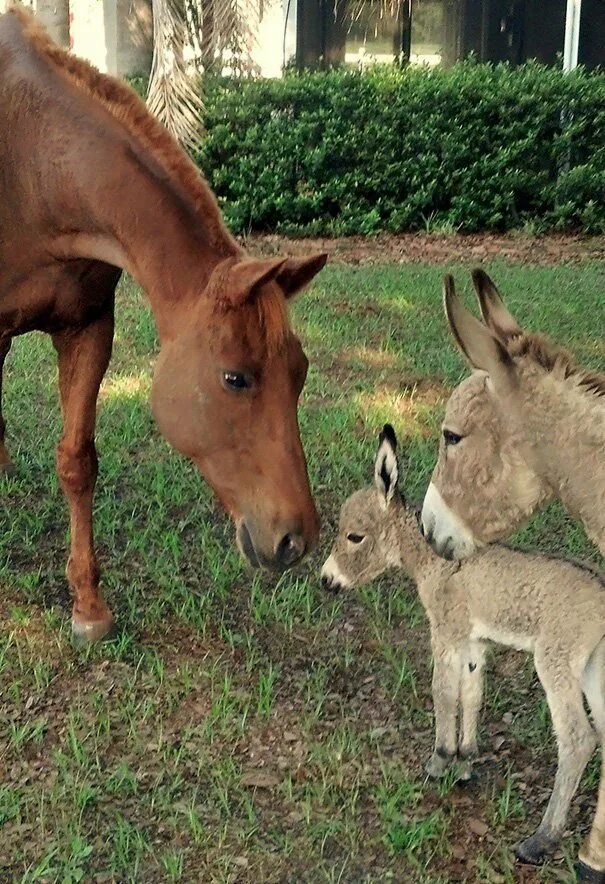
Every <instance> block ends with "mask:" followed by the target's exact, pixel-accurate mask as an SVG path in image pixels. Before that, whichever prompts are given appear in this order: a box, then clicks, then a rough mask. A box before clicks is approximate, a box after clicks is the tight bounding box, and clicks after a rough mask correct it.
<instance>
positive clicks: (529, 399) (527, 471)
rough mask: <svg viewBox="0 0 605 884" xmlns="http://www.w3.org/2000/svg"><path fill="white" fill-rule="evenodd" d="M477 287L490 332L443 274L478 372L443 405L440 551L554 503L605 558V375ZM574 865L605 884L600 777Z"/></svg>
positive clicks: (450, 310) (604, 803) (457, 328)
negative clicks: (586, 366) (583, 530)
mask: <svg viewBox="0 0 605 884" xmlns="http://www.w3.org/2000/svg"><path fill="white" fill-rule="evenodd" d="M473 282H474V285H475V289H476V292H477V295H478V298H479V304H480V306H481V312H482V314H483V319H484V321H485V325H483V324H482V323H481V322H479V321H478V320H477V319H475V317H474V316H473V315H472V314H471V313H470V312H469V311H468V310H466V309H465V308H464V307H463V305H462V304H461V303H460V302H459V301H458V299H457V297H456V294H455V291H454V281H453V279H452V277H451V276H448V277H446V278H445V290H444V300H445V312H446V315H447V318H448V322H449V324H450V328H451V330H452V332H453V334H454V337H455V339H456V341H457V343H458V346H459V347H460V349H461V350H462V352H463V353H464V355H465V356H466V358H467V359H468V361H469V362H470V364H471V366H472V367H473V368H475V369H479V371H476V372H475V373H474V374H473V375H472V376H471V377H470V378H468V379H467V380H466V381H463V382H462V383H461V384H460V385H459V386H458V387H457V389H456V390H455V391H454V393H453V394H452V396H451V398H450V400H449V402H448V405H447V408H446V413H445V421H444V425H443V435H442V440H441V446H440V450H439V459H438V461H437V465H436V467H435V470H434V472H433V476H432V480H431V484H430V486H429V489H428V491H427V494H426V497H425V500H424V506H423V509H422V527H423V531H424V533H425V535H426V536H427V539H429V540H430V541H431V543H432V544H433V546H434V548H435V549H436V551H437V552H439V553H441V554H445V555H451V556H453V557H457V558H461V557H463V556H465V555H468V554H469V553H470V552H472V551H473V550H474V549H475V548H476V547H478V546H480V545H482V544H485V543H489V542H491V541H494V540H498V539H500V538H504V537H506V536H507V535H509V534H511V533H512V532H513V531H514V530H515V529H516V528H518V527H519V526H520V525H521V524H522V522H523V521H525V519H527V518H528V517H529V516H530V515H531V514H532V513H533V512H535V511H536V510H537V509H538V508H539V507H540V506H542V505H543V504H545V503H546V502H547V501H548V500H551V499H554V498H556V499H559V500H560V501H561V502H562V503H563V505H564V506H565V508H566V509H567V510H568V512H569V513H570V514H571V515H572V516H574V517H575V518H578V519H580V520H581V521H582V522H583V524H584V527H585V528H586V532H587V534H588V535H589V537H590V538H591V539H592V540H593V541H594V542H595V543H596V544H597V545H598V547H599V548H600V550H601V552H602V553H603V554H604V555H605V459H604V458H603V452H604V451H605V376H603V375H601V374H596V373H591V372H588V371H586V370H584V369H582V368H579V367H578V366H576V365H575V364H574V362H573V360H572V358H571V356H570V355H569V354H568V353H567V352H566V351H564V350H562V349H560V348H558V347H556V346H554V345H553V344H551V343H550V342H549V341H547V340H546V339H545V338H543V337H541V336H539V335H533V334H528V333H526V332H524V331H523V330H522V328H521V327H520V325H519V324H518V323H517V321H516V320H515V319H514V318H513V317H512V316H511V314H510V313H509V311H508V310H507V309H506V307H505V306H504V303H503V301H502V299H501V297H500V295H499V293H498V291H497V289H496V287H495V286H494V284H493V283H492V281H491V280H490V278H489V277H488V276H487V274H485V273H484V272H483V271H481V270H475V271H474V272H473ZM579 604H581V602H579ZM603 633H604V635H605V623H604V624H603ZM598 687H599V690H600V691H601V693H602V692H603V690H605V686H604V685H599V686H598ZM580 702H581V699H580ZM572 738H573V739H574V740H578V739H579V735H578V734H577V733H575V732H572ZM603 763H605V759H604V760H603ZM579 858H580V862H579V865H578V869H577V872H578V877H579V879H580V880H583V881H590V882H593V884H597V882H599V884H605V778H603V777H602V778H601V783H600V786H599V796H598V802H597V810H596V813H595V822H594V825H593V828H592V830H591V832H590V834H589V836H588V838H587V839H586V840H585V842H584V844H583V845H582V848H581V850H580V854H579Z"/></svg>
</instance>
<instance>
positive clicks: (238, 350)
mask: <svg viewBox="0 0 605 884" xmlns="http://www.w3.org/2000/svg"><path fill="white" fill-rule="evenodd" d="M325 262H326V256H325V255H317V256H315V257H312V258H307V259H304V260H298V259H283V258H280V259H270V260H258V259H248V258H245V257H242V256H237V257H234V258H229V259H226V260H224V261H222V262H221V263H220V264H219V265H218V267H217V268H216V269H215V271H214V273H213V274H212V276H211V278H210V281H209V283H208V286H207V289H206V291H205V292H204V294H203V295H202V297H201V298H199V299H198V301H197V305H196V307H195V309H194V310H193V311H192V314H191V316H190V322H189V325H188V327H187V328H184V329H183V330H182V332H181V333H179V334H177V335H176V336H175V337H174V339H173V340H171V341H168V342H167V343H165V344H164V345H163V346H162V351H161V353H160V357H159V360H158V363H157V367H156V371H155V376H154V385H153V397H152V404H153V410H154V414H155V417H156V420H157V422H158V424H159V427H160V430H161V432H162V433H163V435H164V436H165V437H166V438H167V439H168V441H169V442H170V443H171V444H172V445H173V446H174V447H175V448H176V449H177V450H179V451H180V452H182V453H183V454H185V455H186V456H187V457H189V458H191V460H193V461H194V463H195V464H196V465H197V466H198V467H199V469H200V471H201V472H202V474H203V475H204V477H205V478H206V479H207V481H208V482H209V484H210V485H211V486H212V488H213V489H214V491H215V492H216V494H217V496H218V497H219V498H220V500H221V501H222V503H223V504H224V506H225V508H226V509H227V510H228V512H229V513H230V514H231V516H232V517H233V519H234V521H235V522H236V525H237V541H238V546H239V548H240V551H241V552H242V554H243V555H244V556H245V557H246V559H247V560H248V561H249V562H250V563H251V564H252V565H254V566H258V565H266V566H269V567H274V568H277V569H283V568H287V567H289V566H291V565H293V564H294V563H295V562H297V561H298V560H299V559H300V558H302V556H303V555H304V554H305V553H306V552H307V551H308V550H310V549H311V548H312V547H313V546H314V545H315V543H316V542H317V536H318V532H319V518H318V515H317V511H316V509H315V504H314V502H313V499H312V497H311V492H310V488H309V480H308V476H307V468H306V462H305V457H304V454H303V449H302V445H301V441H300V434H299V428H298V421H297V403H298V398H299V396H300V393H301V390H302V388H303V385H304V382H305V378H306V374H307V366H308V362H307V359H306V357H305V354H304V353H303V350H302V347H301V345H300V342H299V340H298V338H297V337H296V336H295V335H294V333H293V332H292V330H291V328H290V325H289V322H288V317H287V304H286V302H287V299H289V298H291V297H292V296H293V295H294V294H296V292H298V291H299V290H300V289H301V288H303V287H304V286H305V285H306V284H307V283H308V282H309V281H310V280H311V279H312V278H313V277H314V276H315V274H316V273H318V272H319V270H321V268H322V267H323V266H324V264H325Z"/></svg>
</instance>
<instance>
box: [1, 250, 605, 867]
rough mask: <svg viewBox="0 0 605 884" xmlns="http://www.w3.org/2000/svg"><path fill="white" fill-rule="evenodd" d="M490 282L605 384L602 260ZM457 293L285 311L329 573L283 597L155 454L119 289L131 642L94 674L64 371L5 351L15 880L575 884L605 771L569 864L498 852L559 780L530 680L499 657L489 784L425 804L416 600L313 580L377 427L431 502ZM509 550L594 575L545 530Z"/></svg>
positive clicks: (109, 381) (320, 292)
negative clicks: (519, 883)
mask: <svg viewBox="0 0 605 884" xmlns="http://www.w3.org/2000/svg"><path fill="white" fill-rule="evenodd" d="M486 267H487V269H488V271H489V272H491V273H493V275H494V278H495V279H496V281H497V282H498V283H499V285H500V286H501V288H502V290H503V291H504V292H506V293H510V295H509V297H508V303H509V304H510V305H511V306H512V308H513V310H514V311H516V313H517V315H518V317H519V318H520V319H521V320H522V321H523V322H524V323H525V324H526V325H527V326H528V327H531V328H534V329H538V328H541V329H543V330H547V331H548V332H549V333H551V334H552V335H553V336H554V337H555V338H556V339H558V340H559V341H560V342H562V343H564V344H566V345H569V346H570V348H571V349H572V350H573V351H574V352H575V354H576V355H577V357H578V359H579V360H580V361H582V362H584V363H585V364H586V365H590V366H592V367H594V368H597V369H600V370H604V369H605V347H604V343H603V332H604V328H603V292H604V291H605V271H604V265H603V264H602V263H599V262H596V261H583V262H578V263H576V264H575V265H573V266H566V267H521V266H518V265H515V264H512V263H505V262H504V261H502V260H494V261H493V262H491V263H488V264H487V265H486ZM446 269H448V270H451V271H453V272H454V273H455V274H456V277H457V281H458V283H459V285H463V286H464V288H465V290H466V291H467V294H468V292H469V289H470V286H469V277H468V273H467V269H468V268H466V267H462V266H461V265H454V264H452V265H450V266H449V267H447V268H444V267H430V266H425V265H414V266H396V265H394V264H391V265H388V264H385V265H374V266H360V267H352V266H347V265H332V266H329V267H328V268H327V269H326V271H324V272H323V273H322V274H321V275H320V277H319V278H318V279H317V281H316V283H315V284H314V286H313V287H312V289H311V290H310V291H309V292H307V293H305V295H304V296H301V298H300V300H299V301H298V302H297V303H296V306H295V308H294V317H295V324H296V327H297V329H298V330H299V332H300V334H301V337H302V338H303V340H304V343H305V347H306V350H307V353H308V355H309V357H310V360H311V369H310V373H309V379H308V382H307V386H306V388H305V392H304V394H303V401H302V411H301V425H302V433H303V438H304V442H305V446H306V451H307V454H308V460H309V468H310V475H311V479H312V484H313V487H314V491H315V493H316V495H317V499H318V503H319V507H320V510H321V512H322V515H323V521H324V531H323V540H322V549H321V550H320V551H319V552H318V553H317V554H316V555H315V556H314V557H313V558H312V559H311V560H309V561H308V562H307V563H306V564H305V565H304V566H303V567H302V568H301V569H300V570H298V571H297V572H295V573H293V574H291V575H289V576H284V577H282V578H280V579H279V580H276V579H275V578H274V577H271V576H269V575H261V576H259V575H254V574H252V573H251V572H249V571H248V570H246V568H245V567H244V565H243V564H242V563H241V561H240V559H239V557H238V555H237V553H236V550H235V548H234V546H233V543H232V540H233V530H232V527H231V526H230V525H229V524H228V523H227V522H226V520H225V519H224V517H223V516H222V515H221V514H220V512H219V510H218V508H217V507H215V505H214V503H213V501H212V499H211V497H210V494H209V492H208V490H207V488H206V487H205V486H204V484H203V483H202V481H201V479H200V478H199V476H198V475H197V474H196V472H195V471H194V469H193V468H192V467H191V466H190V465H189V464H188V463H186V462H185V461H184V460H182V459H181V458H179V457H178V456H177V455H175V454H173V453H172V452H171V451H170V450H169V448H168V446H167V445H166V444H165V442H164V441H163V440H162V439H161V438H160V437H159V435H158V434H157V432H156V429H155V427H154V424H153V421H152V417H151V414H150V410H149V405H148V396H149V390H150V377H151V369H152V365H153V360H154V356H155V354H156V352H157V341H156V335H155V330H154V326H153V323H152V320H151V316H150V313H149V309H148V307H147V303H146V301H145V300H144V299H143V298H142V296H141V294H140V292H139V290H138V289H137V288H136V287H135V286H134V285H133V284H132V283H131V282H129V281H124V282H123V283H122V285H121V290H120V295H119V299H118V323H117V335H116V345H115V350H114V357H113V360H112V364H111V368H110V371H109V373H108V375H107V378H106V380H105V383H104V385H103V389H102V393H101V397H100V409H99V423H98V436H97V439H98V447H99V453H100V478H99V485H98V493H97V498H96V529H97V537H98V543H99V553H100V558H101V563H102V566H103V568H104V587H105V590H106V595H107V598H108V600H109V602H110V604H111V606H112V608H113V611H114V613H115V614H116V615H117V617H118V619H119V622H120V625H121V626H122V628H123V631H122V634H121V637H120V639H119V640H118V641H117V642H116V643H114V644H111V645H104V646H100V647H94V648H90V649H87V650H78V649H75V648H73V647H72V645H71V642H70V632H69V600H68V595H67V589H66V583H65V579H64V565H65V549H66V540H67V512H66V508H65V506H64V503H63V500H62V497H61V494H60V491H59V489H58V485H57V479H56V476H55V473H54V469H53V463H54V452H53V446H54V444H55V442H56V440H57V438H58V435H59V412H58V404H57V397H56V389H55V388H56V369H55V362H54V354H53V351H52V347H51V345H50V342H49V341H48V340H47V339H46V338H44V337H42V336H34V335H30V336H28V337H26V338H24V339H21V340H19V341H17V342H16V345H15V346H14V347H13V352H12V353H11V356H10V359H9V362H8V373H7V375H8V377H7V383H6V418H7V425H8V444H9V449H10V450H11V453H12V455H13V457H14V459H15V461H16V464H17V466H18V473H17V475H16V476H15V477H11V478H3V479H1V480H0V495H1V497H0V507H1V517H0V518H1V526H2V531H1V534H0V586H1V590H2V596H1V600H0V620H1V621H2V622H1V629H0V882H33V881H47V882H55V881H56V882H64V884H71V882H77V881H84V882H102V881H106V882H109V881H115V882H126V881H133V882H137V884H138V882H142V884H154V882H172V881H183V882H203V884H206V882H208V884H209V882H255V884H257V882H312V884H316V882H334V884H335V882H343V884H344V882H347V884H352V882H365V881H368V882H370V881H371V882H383V881H391V880H392V881H397V882H413V884H416V882H417V884H423V882H426V884H428V882H431V884H438V882H441V884H449V882H455V881H468V882H494V884H497V882H509V881H514V880H523V881H526V882H530V881H571V880H572V875H571V872H570V869H571V868H572V864H573V860H574V857H575V855H576V851H577V847H578V844H579V841H580V838H581V835H582V833H583V832H584V831H585V830H586V828H587V825H588V823H589V821H590V819H591V814H592V809H593V807H594V799H595V794H596V782H597V775H598V768H597V764H596V760H597V759H595V760H594V761H593V763H592V764H591V766H590V769H589V771H588V772H587V774H586V776H585V778H584V780H583V783H582V786H581V788H580V790H579V793H578V795H577V796H576V799H575V801H574V805H573V811H572V814H571V817H570V822H569V827H570V831H569V834H568V837H566V839H565V842H564V845H563V849H562V851H561V853H560V854H559V855H558V857H557V858H556V860H555V862H553V863H552V864H550V865H549V866H548V867H546V868H544V869H543V870H540V871H537V872H534V871H533V870H529V869H519V868H518V867H515V865H514V863H513V861H512V859H511V854H510V852H509V848H510V845H511V844H512V843H514V842H515V841H516V840H517V839H519V838H520V837H522V836H525V835H526V834H528V833H529V832H530V830H532V829H533V827H535V825H536V824H537V822H538V819H539V816H540V814H541V811H542V809H543V807H544V804H545V800H546V799H547V797H548V794H549V790H550V788H551V784H552V778H553V775H554V762H555V752H554V747H553V745H552V741H551V734H550V723H549V718H548V712H547V709H546V704H545V701H544V698H543V694H542V691H541V689H540V686H539V684H538V682H537V680H536V677H535V675H534V673H533V668H532V666H531V665H530V663H529V662H528V661H527V659H526V657H525V656H524V655H522V654H517V653H512V652H510V653H508V652H506V653H502V652H494V654H492V656H491V662H490V665H489V667H488V675H487V677H488V689H487V691H486V695H487V705H486V708H485V710H484V713H483V717H482V727H481V747H482V751H483V753H484V754H483V755H482V756H481V759H480V761H481V763H480V764H479V765H478V768H477V771H478V777H477V780H476V781H475V782H473V783H471V784H470V785H469V786H466V787H464V788H462V787H459V786H456V785H455V784H454V783H452V782H451V780H445V781H443V782H442V783H439V784H435V783H434V782H432V781H428V780H427V779H426V778H425V776H424V773H423V765H424V763H425V762H426V761H427V760H428V757H429V754H430V746H431V738H432V713H431V708H432V707H431V698H430V657H429V651H428V636H427V626H426V623H425V620H424V616H423V612H422V609H421V607H420V605H419V603H418V601H417V599H416V596H415V592H414V587H413V585H411V584H410V583H409V582H407V581H405V580H403V579H401V578H399V577H397V578H395V579H393V578H389V579H384V580H381V581H380V582H376V583H374V584H373V585H371V586H369V587H367V588H365V589H363V590H361V591H359V592H350V593H348V594H346V595H344V596H342V597H338V598H336V599H334V598H332V597H328V596H326V595H325V594H324V593H323V591H322V589H321V586H320V584H319V580H318V572H319V567H320V564H321V562H322V561H323V557H324V556H325V554H326V551H327V549H328V547H329V545H330V542H331V539H332V537H333V533H334V528H335V523H336V519H337V514H338V508H339V505H340V503H341V502H342V501H343V499H344V498H345V496H346V495H348V494H349V493H350V492H351V491H352V490H353V489H355V488H356V487H358V486H359V485H360V484H361V483H366V482H368V481H369V480H370V479H371V475H372V459H373V455H374V447H375V433H376V429H377V428H378V427H379V426H380V425H381V424H382V423H383V422H384V421H385V420H389V421H391V422H392V423H393V424H394V425H395V427H396V429H397V431H398V433H399V436H400V439H401V443H402V446H401V447H402V451H403V462H404V464H405V473H406V476H405V484H406V487H407V489H408V492H409V496H410V497H411V498H412V499H417V500H418V502H420V501H421V499H422V495H423V490H424V488H425V487H426V484H427V481H428V478H429V475H430V472H431V468H432V465H433V463H434V460H435V457H436V445H437V441H436V440H437V434H438V430H439V425H440V419H441V415H442V412H443V406H444V401H445V398H446V397H447V395H448V391H449V389H451V387H452V386H453V385H454V384H455V383H456V382H457V381H458V380H459V379H460V378H461V377H463V376H464V373H465V367H464V365H463V363H462V361H461V359H460V358H459V356H458V355H457V353H456V351H455V349H454V346H453V343H452V341H451V340H450V338H449V336H448V333H447V331H446V327H445V321H444V318H443V315H442V311H441V299H440V278H441V275H442V273H443V272H444V271H445V270H446ZM553 432H556V427H553ZM515 541H516V542H517V543H518V544H520V545H522V546H524V547H533V546H537V547H539V548H541V549H544V550H556V551H558V552H563V553H566V554H572V555H575V556H580V557H583V558H588V559H592V560H593V561H594V562H597V564H599V565H601V566H602V564H603V562H602V561H601V560H600V559H599V557H598V555H597V554H596V553H595V550H594V548H592V547H591V545H590V544H589V543H588V542H587V540H586V538H585V535H584V533H583V531H582V529H581V528H579V527H578V526H577V525H574V524H572V523H570V522H569V521H568V520H567V519H566V518H565V517H564V515H563V514H562V513H561V511H560V509H559V508H557V507H552V508H550V509H549V510H548V511H547V512H545V513H543V514H542V515H541V516H540V517H538V518H536V519H534V520H533V522H532V524H531V525H530V526H528V527H527V528H526V530H525V531H524V532H522V533H521V534H520V535H518V537H517V538H515Z"/></svg>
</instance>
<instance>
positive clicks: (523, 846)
mask: <svg viewBox="0 0 605 884" xmlns="http://www.w3.org/2000/svg"><path fill="white" fill-rule="evenodd" d="M555 847H556V844H555V843H554V842H553V841H551V840H550V839H549V838H544V837H543V836H541V835H530V837H529V838H526V839H525V841H520V842H519V843H518V844H515V846H514V848H513V849H514V851H515V856H516V857H517V859H518V860H520V862H522V863H529V864H530V865H532V866H538V865H540V863H543V862H544V860H545V859H547V858H548V856H550V854H551V853H553V852H554V850H555Z"/></svg>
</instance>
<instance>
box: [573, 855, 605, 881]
mask: <svg viewBox="0 0 605 884" xmlns="http://www.w3.org/2000/svg"><path fill="white" fill-rule="evenodd" d="M576 878H577V879H578V881H586V882H587V884H605V871H603V872H600V871H599V870H598V869H592V868H591V867H590V866H587V865H586V863H583V862H582V860H579V861H578V862H577V863H576Z"/></svg>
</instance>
